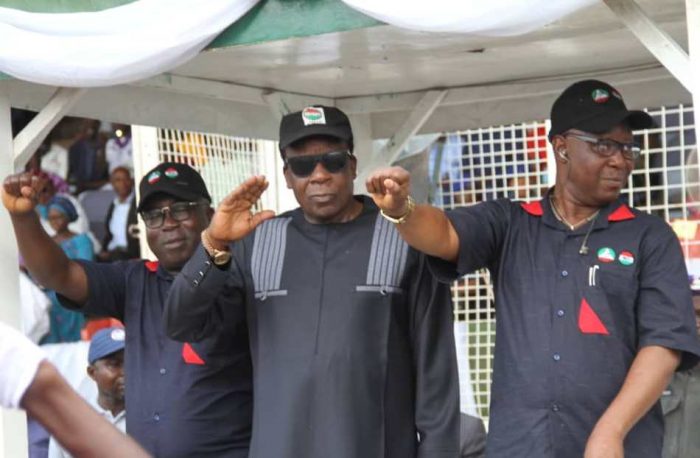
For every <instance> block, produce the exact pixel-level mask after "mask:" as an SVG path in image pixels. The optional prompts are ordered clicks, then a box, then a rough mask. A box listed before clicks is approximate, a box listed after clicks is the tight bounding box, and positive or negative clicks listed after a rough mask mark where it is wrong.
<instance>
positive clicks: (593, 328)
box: [578, 298, 610, 336]
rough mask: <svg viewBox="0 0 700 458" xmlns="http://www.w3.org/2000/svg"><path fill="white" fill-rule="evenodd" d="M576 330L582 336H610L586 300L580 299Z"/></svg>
mask: <svg viewBox="0 0 700 458" xmlns="http://www.w3.org/2000/svg"><path fill="white" fill-rule="evenodd" d="M578 328H579V329H580V330H581V332H582V333H584V334H603V335H606V336H607V335H610V333H609V332H608V329H607V328H606V327H605V325H604V324H603V322H602V321H601V320H600V318H599V317H598V314H596V313H595V311H594V310H593V309H592V308H591V306H590V305H588V302H587V301H586V298H583V299H581V308H580V309H579V312H578Z"/></svg>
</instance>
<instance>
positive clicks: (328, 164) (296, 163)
mask: <svg viewBox="0 0 700 458" xmlns="http://www.w3.org/2000/svg"><path fill="white" fill-rule="evenodd" d="M351 156H352V154H351V153H350V151H347V150H346V151H331V152H330V153H324V154H316V155H314V156H294V157H285V158H284V165H285V166H287V167H289V168H290V169H291V170H292V173H293V174H294V175H296V176H298V177H300V178H304V177H308V176H309V175H311V174H312V173H313V171H314V169H315V168H316V164H318V163H319V162H320V163H321V164H323V168H325V169H326V170H328V171H329V172H330V173H338V172H340V171H341V170H343V169H344V168H345V166H346V165H347V163H348V159H349V158H350V157H351Z"/></svg>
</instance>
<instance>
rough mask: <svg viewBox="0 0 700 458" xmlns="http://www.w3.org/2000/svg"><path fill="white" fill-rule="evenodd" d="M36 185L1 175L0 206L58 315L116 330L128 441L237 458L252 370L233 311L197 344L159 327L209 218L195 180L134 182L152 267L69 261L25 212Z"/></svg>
mask: <svg viewBox="0 0 700 458" xmlns="http://www.w3.org/2000/svg"><path fill="white" fill-rule="evenodd" d="M45 185H46V182H45V180H42V179H41V178H40V177H37V176H34V175H31V174H28V173H23V174H17V175H12V176H9V177H7V178H6V179H5V182H4V185H3V195H2V199H3V204H4V205H5V207H6V208H7V209H8V211H9V213H10V217H11V220H12V224H13V226H14V229H15V236H16V238H17V244H18V246H19V249H20V252H21V254H22V256H23V258H24V261H25V264H26V266H27V268H28V269H29V271H30V272H31V273H32V275H33V276H34V278H35V279H36V280H37V281H38V282H39V283H40V284H42V285H44V286H46V287H47V288H51V289H54V290H56V291H57V292H58V293H59V295H60V296H59V299H60V300H61V302H62V304H63V305H64V306H66V307H69V308H74V309H77V310H81V311H83V312H84V313H86V314H90V315H96V316H111V317H115V318H118V319H119V320H121V321H122V322H123V323H124V325H125V327H126V329H127V340H126V361H125V365H126V372H127V373H128V374H129V377H128V378H127V380H126V404H127V407H128V408H127V412H126V424H127V432H128V433H129V435H130V436H132V437H133V438H134V439H136V440H137V441H138V442H139V443H140V444H141V445H142V446H143V447H144V448H145V449H146V450H148V451H149V452H150V453H151V454H153V455H155V456H162V457H169V458H170V457H193V456H196V457H231V458H245V457H247V456H248V446H249V442H250V428H251V415H252V405H251V403H252V394H251V385H252V380H251V371H252V369H251V365H250V352H249V349H248V337H247V332H246V325H245V314H244V313H243V311H242V309H241V310H237V309H233V308H231V309H227V310H224V311H222V315H221V317H220V318H221V322H220V326H221V330H222V332H221V333H217V334H216V335H212V336H211V337H209V338H206V339H203V340H202V341H200V342H198V343H184V344H183V343H181V342H176V341H174V340H171V339H169V338H168V337H167V336H166V335H165V332H164V330H163V326H162V310H163V302H164V301H165V297H166V296H167V294H168V290H169V289H170V285H171V283H172V279H173V276H174V275H176V274H177V272H178V271H179V270H180V268H181V267H182V266H183V265H184V264H185V262H186V261H187V259H189V257H190V256H191V255H192V253H193V252H194V250H195V248H197V245H198V244H199V238H200V233H201V232H202V230H204V229H205V228H206V227H207V225H208V224H209V219H210V216H211V214H212V213H213V210H212V209H211V206H210V201H211V198H210V196H209V192H208V191H207V188H206V186H205V184H204V181H203V180H202V178H201V177H200V176H199V174H198V173H197V172H196V171H195V170H194V169H192V168H191V167H189V166H187V165H184V164H177V163H163V164H160V165H158V166H157V167H155V168H154V169H153V170H151V171H150V172H149V173H147V174H146V176H145V177H144V178H143V179H142V180H141V183H140V187H139V190H140V201H139V204H138V211H139V213H140V214H141V217H142V219H143V221H144V223H145V226H146V238H147V240H148V245H149V247H150V248H151V250H152V251H153V253H154V254H155V255H156V257H157V259H158V261H156V262H150V261H146V262H144V261H141V260H132V261H121V262H115V263H111V264H98V263H92V262H77V261H72V260H69V259H68V258H67V257H66V256H65V254H64V253H63V251H62V250H61V249H60V247H59V246H58V245H56V243H55V242H54V241H53V240H52V239H51V238H50V237H49V236H48V235H47V234H46V232H44V230H43V229H42V227H41V223H40V222H39V220H38V219H37V214H36V212H35V211H34V207H35V205H36V201H37V196H38V195H39V194H40V193H41V190H42V189H43V187H44V186H45Z"/></svg>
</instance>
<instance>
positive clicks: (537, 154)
mask: <svg viewBox="0 0 700 458" xmlns="http://www.w3.org/2000/svg"><path fill="white" fill-rule="evenodd" d="M525 151H527V158H528V159H529V160H534V159H535V158H539V159H540V160H542V161H544V163H545V164H546V163H547V128H546V127H545V126H544V125H541V126H537V128H536V129H526V130H525Z"/></svg>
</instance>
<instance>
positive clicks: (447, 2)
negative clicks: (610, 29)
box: [343, 0, 598, 36]
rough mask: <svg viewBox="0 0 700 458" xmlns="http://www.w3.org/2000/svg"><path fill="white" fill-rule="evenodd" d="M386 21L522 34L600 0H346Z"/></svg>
mask: <svg viewBox="0 0 700 458" xmlns="http://www.w3.org/2000/svg"><path fill="white" fill-rule="evenodd" d="M343 2H344V3H345V4H347V5H348V6H350V7H351V8H354V9H356V10H358V11H360V12H362V13H364V14H366V15H368V16H371V17H373V18H375V19H378V20H380V21H382V22H386V23H387V24H391V25H394V26H397V27H402V28H406V29H412V30H419V31H424V32H451V33H469V34H475V35H487V36H508V35H521V34H524V33H527V32H530V31H532V30H535V29H538V28H540V27H542V26H543V25H546V24H549V23H550V22H554V21H556V20H557V19H560V18H562V17H564V16H566V15H568V14H571V13H573V12H574V11H577V10H579V9H581V8H584V7H586V6H589V5H592V4H594V3H597V2H598V0H343Z"/></svg>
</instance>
